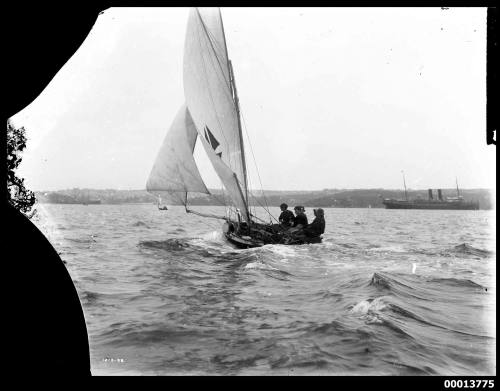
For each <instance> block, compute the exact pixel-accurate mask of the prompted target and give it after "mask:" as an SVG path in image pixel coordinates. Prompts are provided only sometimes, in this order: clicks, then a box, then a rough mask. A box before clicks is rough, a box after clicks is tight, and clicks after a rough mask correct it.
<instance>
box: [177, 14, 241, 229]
mask: <svg viewBox="0 0 500 391" xmlns="http://www.w3.org/2000/svg"><path fill="white" fill-rule="evenodd" d="M183 79H184V95H185V99H186V105H187V107H188V110H189V112H190V114H191V117H192V119H193V122H194V124H195V127H196V129H197V131H198V134H199V136H200V137H199V139H200V140H201V142H202V144H203V146H204V149H205V152H206V153H207V155H208V157H209V159H210V162H211V163H212V166H213V167H214V170H215V172H216V173H217V175H218V176H219V178H220V179H221V181H222V183H223V185H224V187H225V188H226V190H227V193H228V196H229V198H230V199H231V201H232V204H233V205H234V206H235V207H237V208H238V209H240V211H241V213H242V218H243V219H244V220H249V219H250V215H249V213H248V202H247V201H248V199H247V198H248V197H247V196H246V194H247V180H246V167H245V160H244V149H243V139H242V136H241V129H240V124H239V113H238V108H237V106H236V102H235V98H236V97H235V95H234V85H233V84H232V83H233V80H232V76H231V69H230V62H229V59H228V55H227V46H226V40H225V36H224V28H223V25H222V18H221V15H220V11H219V10H217V9H204V8H202V9H194V10H192V11H191V13H190V16H189V20H188V27H187V31H186V42H185V49H184V78H183Z"/></svg>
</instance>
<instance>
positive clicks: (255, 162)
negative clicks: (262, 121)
mask: <svg viewBox="0 0 500 391" xmlns="http://www.w3.org/2000/svg"><path fill="white" fill-rule="evenodd" d="M240 114H241V118H242V119H243V125H244V127H245V134H246V135H247V139H248V145H250V151H251V152H252V158H253V162H254V165H255V169H256V170H257V177H258V178H259V183H260V189H261V191H262V196H263V197H264V201H265V203H266V206H267V208H269V205H268V202H267V197H266V194H265V193H264V188H263V186H262V180H261V179H260V173H259V167H258V166H257V160H256V159H255V155H254V153H253V147H252V143H251V141H250V136H249V135H248V129H247V123H246V121H245V116H244V115H243V111H242V110H241V104H240ZM268 213H269V212H268Z"/></svg>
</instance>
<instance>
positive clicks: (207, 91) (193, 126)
mask: <svg viewBox="0 0 500 391" xmlns="http://www.w3.org/2000/svg"><path fill="white" fill-rule="evenodd" d="M183 74H184V75H183V81H184V97H185V103H184V104H183V105H182V106H181V108H180V110H179V112H178V114H177V116H176V118H175V119H174V122H173V123H172V125H171V127H170V129H169V131H168V133H167V135H166V137H165V139H164V141H163V144H162V146H161V148H160V151H159V153H158V156H157V158H156V161H155V163H154V165H153V168H152V170H151V173H150V176H149V178H148V181H147V184H146V189H147V191H148V192H150V193H152V194H155V195H158V196H163V197H164V198H165V199H166V200H168V201H169V202H170V203H172V204H182V205H184V206H185V209H186V212H187V213H194V214H197V215H199V216H203V217H210V218H219V219H223V220H225V221H226V222H225V223H224V225H223V232H224V235H225V237H226V239H227V240H228V241H229V242H230V243H232V244H233V245H235V246H237V247H240V248H250V247H259V246H263V245H265V244H304V243H313V242H314V243H317V242H321V236H316V237H312V238H309V237H306V236H305V235H301V236H297V235H293V234H292V233H290V232H287V231H285V230H283V229H280V228H279V227H277V224H267V223H263V221H262V220H260V219H258V218H257V217H256V216H255V213H251V212H250V203H249V196H252V194H251V193H250V191H249V189H248V180H247V166H246V160H245V149H244V143H243V135H242V128H241V119H240V106H239V100H238V94H237V90H236V82H235V77H234V72H233V67H232V64H231V61H230V60H229V57H228V52H227V46H226V38H225V35H224V26H223V23H222V16H221V13H220V10H218V9H215V8H202V9H197V8H195V9H192V10H191V12H190V15H189V20H188V25H187V32H186V40H185V46H184V70H183ZM198 139H199V140H200V142H201V143H202V145H203V148H204V150H205V152H206V154H207V156H208V157H209V159H210V162H211V164H212V166H213V168H214V170H215V172H216V173H217V175H218V177H219V178H220V180H221V182H222V185H223V192H224V197H223V199H222V200H221V204H223V205H225V206H226V215H225V216H216V215H210V214H206V213H201V212H198V211H194V210H191V209H189V208H188V194H189V193H205V194H211V193H210V191H209V190H208V188H207V187H206V185H205V183H204V182H203V179H202V177H201V175H200V173H199V170H198V167H197V166H196V162H195V160H194V157H193V152H194V148H195V145H196V141H197V140H198ZM264 209H266V208H264ZM266 212H267V213H268V214H269V216H270V217H271V218H274V217H273V216H272V215H271V213H270V212H269V210H268V209H266ZM257 220H260V221H261V223H258V222H257ZM275 220H276V219H275Z"/></svg>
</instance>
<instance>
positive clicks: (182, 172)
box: [146, 105, 210, 205]
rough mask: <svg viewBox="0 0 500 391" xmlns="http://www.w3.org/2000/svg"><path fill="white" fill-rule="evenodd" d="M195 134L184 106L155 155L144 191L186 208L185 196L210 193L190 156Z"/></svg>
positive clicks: (195, 137) (196, 135)
mask: <svg viewBox="0 0 500 391" xmlns="http://www.w3.org/2000/svg"><path fill="white" fill-rule="evenodd" d="M197 137H198V132H197V131H196V128H195V126H194V123H193V120H192V119H191V116H190V114H189V111H188V109H187V107H186V106H185V105H183V106H182V107H181V108H180V110H179V112H178V113H177V116H176V117H175V119H174V122H173V123H172V125H171V127H170V129H169V131H168V133H167V135H166V136H165V139H164V140H163V144H162V146H161V148H160V151H159V152H158V156H157V157H156V160H155V163H154V165H153V168H152V169H151V173H150V174H149V178H148V181H147V184H146V190H147V191H148V192H150V193H153V194H156V195H163V196H164V198H166V199H167V200H168V201H169V202H172V203H182V204H184V205H186V201H187V193H188V192H197V193H207V194H210V192H209V191H208V189H207V187H206V186H205V183H203V179H202V178H201V175H200V172H199V171H198V167H197V166H196V162H195V160H194V157H193V151H194V147H195V144H196V139H197Z"/></svg>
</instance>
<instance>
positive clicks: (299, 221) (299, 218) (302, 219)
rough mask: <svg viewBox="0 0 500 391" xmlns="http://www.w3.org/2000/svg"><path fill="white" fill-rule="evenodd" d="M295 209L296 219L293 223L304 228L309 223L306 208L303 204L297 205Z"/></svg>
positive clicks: (294, 225)
mask: <svg viewBox="0 0 500 391" xmlns="http://www.w3.org/2000/svg"><path fill="white" fill-rule="evenodd" d="M293 210H294V211H295V221H294V224H293V227H294V228H303V227H305V226H306V225H307V216H306V214H305V209H304V207H303V206H296V207H295V208H293Z"/></svg>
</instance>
